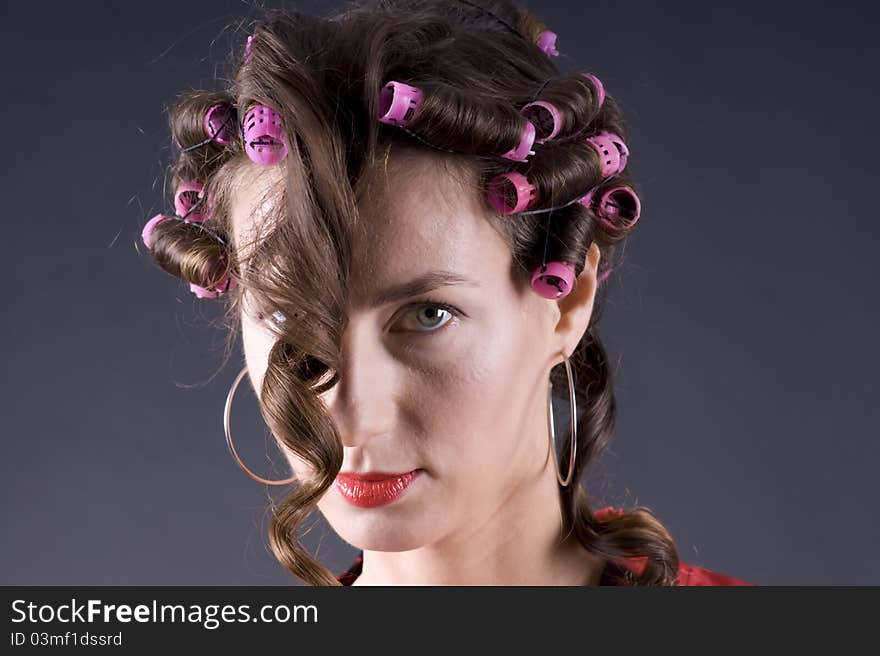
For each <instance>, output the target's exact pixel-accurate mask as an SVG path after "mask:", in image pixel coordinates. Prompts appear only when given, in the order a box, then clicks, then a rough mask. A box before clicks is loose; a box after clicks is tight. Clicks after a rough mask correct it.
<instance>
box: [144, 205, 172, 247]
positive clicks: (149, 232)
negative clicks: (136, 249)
mask: <svg viewBox="0 0 880 656" xmlns="http://www.w3.org/2000/svg"><path fill="white" fill-rule="evenodd" d="M167 220H168V217H167V216H165V215H164V214H157V215H156V216H154V217H153V218H152V219H150V220H149V221H147V223H146V224H145V225H144V229H143V230H141V239H142V240H143V242H144V246H146V247H147V248H148V249H149V250H153V230H155V228H156V226H157V225H159V224H160V223H162V221H167Z"/></svg>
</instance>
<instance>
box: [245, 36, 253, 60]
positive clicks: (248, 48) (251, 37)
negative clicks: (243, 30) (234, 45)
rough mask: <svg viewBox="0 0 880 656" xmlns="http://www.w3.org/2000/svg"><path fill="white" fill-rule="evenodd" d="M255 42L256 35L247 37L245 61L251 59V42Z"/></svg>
mask: <svg viewBox="0 0 880 656" xmlns="http://www.w3.org/2000/svg"><path fill="white" fill-rule="evenodd" d="M253 42H254V35H253V34H252V35H250V36H249V37H248V38H247V43H245V44H244V61H245V63H247V62H249V61H250V60H251V44H252V43H253Z"/></svg>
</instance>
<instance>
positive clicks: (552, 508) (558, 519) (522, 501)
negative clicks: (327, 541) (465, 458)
mask: <svg viewBox="0 0 880 656" xmlns="http://www.w3.org/2000/svg"><path fill="white" fill-rule="evenodd" d="M550 457H552V455H551V456H550ZM547 465H548V466H546V467H545V468H544V469H543V470H541V472H540V473H539V474H538V475H537V476H536V477H535V478H534V479H533V480H531V481H526V482H524V483H523V484H521V485H519V486H517V487H516V489H515V490H514V491H513V492H512V493H511V494H510V495H509V497H508V498H507V499H501V500H500V503H499V504H498V506H497V509H496V511H495V512H493V513H491V514H490V517H489V518H488V519H487V520H486V521H485V522H483V524H482V525H479V526H468V527H466V528H465V529H463V530H461V531H459V532H457V533H455V534H452V535H449V536H447V537H445V538H443V539H442V540H440V541H438V542H436V543H434V544H431V545H428V546H426V547H422V548H419V549H414V550H411V551H401V552H388V551H367V550H364V555H363V565H362V571H361V574H360V576H358V578H357V579H356V580H355V581H354V583H353V585H598V583H599V580H600V578H601V575H602V570H603V568H604V565H605V561H604V559H602V558H601V557H599V556H596V555H593V554H591V553H590V552H588V551H587V550H586V549H585V548H584V547H583V546H582V545H581V544H580V542H579V541H578V540H577V538H576V537H575V536H574V535H573V534H569V535H568V536H567V537H566V538H565V539H564V540H561V537H562V536H561V531H562V515H561V512H560V499H559V491H558V487H557V481H556V472H555V470H554V468H553V462H552V461H551V460H549V459H548V462H547Z"/></svg>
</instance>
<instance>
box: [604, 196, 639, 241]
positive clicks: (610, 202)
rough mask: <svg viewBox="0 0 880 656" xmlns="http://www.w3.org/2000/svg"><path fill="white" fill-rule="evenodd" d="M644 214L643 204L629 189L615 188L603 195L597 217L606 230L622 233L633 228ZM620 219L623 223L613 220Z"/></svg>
mask: <svg viewBox="0 0 880 656" xmlns="http://www.w3.org/2000/svg"><path fill="white" fill-rule="evenodd" d="M641 213H642V203H641V201H640V200H639V197H638V196H637V195H636V193H635V192H634V191H633V190H632V189H630V188H629V187H613V188H611V189H609V190H608V191H606V192H605V193H604V194H602V199H601V200H600V201H599V207H598V208H597V212H596V216H597V218H598V219H599V221H600V222H601V223H602V225H604V226H605V227H606V228H608V229H609V230H611V231H613V232H620V231H624V230H629V229H630V228H632V227H633V226H634V225H635V224H636V221H638V220H639V215H640V214H641ZM616 218H620V219H622V220H623V223H622V224H621V223H619V222H618V223H614V222H612V221H611V219H616Z"/></svg>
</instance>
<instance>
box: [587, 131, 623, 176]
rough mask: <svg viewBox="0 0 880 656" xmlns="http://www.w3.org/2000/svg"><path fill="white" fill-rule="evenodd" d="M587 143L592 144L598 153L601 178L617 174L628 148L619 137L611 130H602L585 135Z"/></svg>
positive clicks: (620, 169)
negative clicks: (589, 135)
mask: <svg viewBox="0 0 880 656" xmlns="http://www.w3.org/2000/svg"><path fill="white" fill-rule="evenodd" d="M587 143H589V144H590V145H591V146H593V148H595V149H596V152H597V153H599V159H600V160H601V162H602V172H601V175H602V177H603V178H607V177H609V176H612V175H617V174H618V173H620V172H621V171H623V167H624V166H625V165H626V156H628V155H629V150H628V149H627V148H626V144H624V143H623V140H622V139H621V138H620V137H618V136H617V135H616V134H613V133H611V132H605V131H602V132H600V133H599V134H594V135H593V136H591V137H587ZM621 147H622V150H621ZM624 152H625V153H626V154H625V155H624V154H623V153H624Z"/></svg>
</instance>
